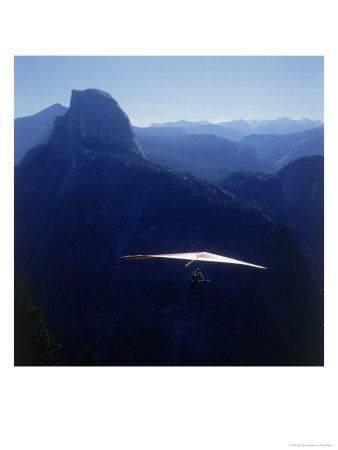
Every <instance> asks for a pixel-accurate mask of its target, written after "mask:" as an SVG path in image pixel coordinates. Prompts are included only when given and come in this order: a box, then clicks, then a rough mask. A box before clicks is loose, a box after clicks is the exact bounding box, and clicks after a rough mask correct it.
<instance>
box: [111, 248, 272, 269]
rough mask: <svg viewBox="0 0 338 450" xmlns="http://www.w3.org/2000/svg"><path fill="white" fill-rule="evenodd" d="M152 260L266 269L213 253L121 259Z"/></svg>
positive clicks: (135, 256) (127, 257)
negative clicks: (165, 259)
mask: <svg viewBox="0 0 338 450" xmlns="http://www.w3.org/2000/svg"><path fill="white" fill-rule="evenodd" d="M152 258H173V259H183V260H188V261H190V263H188V264H186V266H188V265H189V264H191V263H192V262H195V261H196V262H198V261H210V262H220V263H229V264H241V265H244V266H251V267H256V268H257V269H266V267H263V266H257V265H256V264H251V263H248V262H245V261H239V260H238V259H233V258H228V257H227V256H220V255H215V254H213V253H207V252H193V253H168V254H162V255H130V256H120V259H152Z"/></svg>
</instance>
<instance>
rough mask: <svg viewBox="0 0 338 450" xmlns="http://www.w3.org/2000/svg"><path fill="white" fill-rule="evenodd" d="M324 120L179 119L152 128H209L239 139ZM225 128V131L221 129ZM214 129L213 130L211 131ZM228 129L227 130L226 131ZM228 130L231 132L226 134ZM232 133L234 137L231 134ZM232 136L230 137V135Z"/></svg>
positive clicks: (311, 125)
mask: <svg viewBox="0 0 338 450" xmlns="http://www.w3.org/2000/svg"><path fill="white" fill-rule="evenodd" d="M322 125H323V122H322V121H320V120H311V119H300V120H295V119H290V118H288V117H282V118H279V119H272V120H269V119H266V120H244V119H239V120H229V121H226V122H218V123H211V122H208V121H198V122H191V121H186V120H179V121H176V122H165V123H152V124H151V125H150V128H156V127H157V128H158V127H162V128H165V127H169V128H170V127H175V128H181V129H183V130H185V131H187V132H189V133H194V134H197V132H198V133H200V132H203V130H205V131H206V134H208V132H207V130H209V133H212V134H216V133H220V134H216V135H218V136H221V137H227V138H228V139H231V140H235V141H236V140H238V139H240V136H242V138H244V137H245V136H247V135H249V134H290V133H296V132H300V131H306V130H310V129H312V128H316V127H320V126H322ZM219 127H222V128H223V131H222V130H221V129H219ZM211 130H213V131H211ZM225 130H226V131H225ZM226 132H228V133H229V134H228V135H226ZM222 133H223V134H222ZM231 133H232V137H231V136H230V134H231ZM229 136H230V137H229Z"/></svg>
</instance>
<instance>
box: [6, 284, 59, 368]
mask: <svg viewBox="0 0 338 450" xmlns="http://www.w3.org/2000/svg"><path fill="white" fill-rule="evenodd" d="M60 351H61V345H57V346H55V344H54V336H53V335H52V333H51V332H50V331H49V330H48V329H47V327H46V324H45V322H44V320H43V314H42V311H41V308H40V307H38V306H35V305H33V303H32V299H31V297H30V295H29V292H28V289H27V288H26V287H24V286H23V285H22V284H21V283H20V282H19V281H18V280H17V278H14V365H15V366H50V365H58V362H57V357H58V355H59V353H60Z"/></svg>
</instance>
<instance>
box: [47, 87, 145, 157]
mask: <svg viewBox="0 0 338 450" xmlns="http://www.w3.org/2000/svg"><path fill="white" fill-rule="evenodd" d="M50 145H51V147H52V149H53V151H54V152H55V154H56V155H57V156H58V157H60V158H61V159H63V160H65V161H66V162H67V161H70V160H71V158H72V156H73V155H77V154H78V153H79V152H81V151H84V150H93V149H100V150H103V149H105V150H111V151H113V152H115V153H117V152H122V153H132V154H138V155H142V156H143V152H142V149H141V147H140V145H139V143H138V141H137V138H136V136H135V134H134V131H133V129H132V126H131V123H130V121H129V119H128V117H127V115H126V114H125V113H124V112H123V111H122V109H121V108H120V106H119V104H118V103H117V102H116V101H115V100H114V99H113V98H112V97H111V95H110V94H108V93H106V92H104V91H100V90H98V89H86V90H84V91H76V90H73V91H72V97H71V101H70V107H69V110H68V112H67V113H66V114H65V116H64V117H58V118H57V120H56V121H55V123H54V127H53V131H52V136H51V140H50Z"/></svg>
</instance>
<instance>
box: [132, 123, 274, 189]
mask: <svg viewBox="0 0 338 450" xmlns="http://www.w3.org/2000/svg"><path fill="white" fill-rule="evenodd" d="M155 129H156V128H155ZM138 139H139V141H140V144H141V146H142V148H143V150H144V153H145V154H146V155H147V157H148V158H149V159H150V160H151V161H153V162H155V163H158V164H161V165H164V166H166V167H169V168H171V169H174V170H178V171H183V172H191V173H192V174H194V175H195V176H197V177H200V178H204V179H207V180H209V181H217V180H220V179H221V178H224V177H225V176H227V175H228V174H229V173H230V172H231V171H234V170H260V171H265V172H271V171H272V168H271V167H270V166H269V165H268V164H266V163H263V162H262V161H260V160H259V159H258V158H257V156H256V154H255V151H254V150H252V149H251V148H247V147H245V146H243V145H240V144H237V143H236V142H232V141H229V140H228V139H225V138H220V137H218V136H214V135H194V134H192V135H185V136H176V137H168V136H142V135H138Z"/></svg>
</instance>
